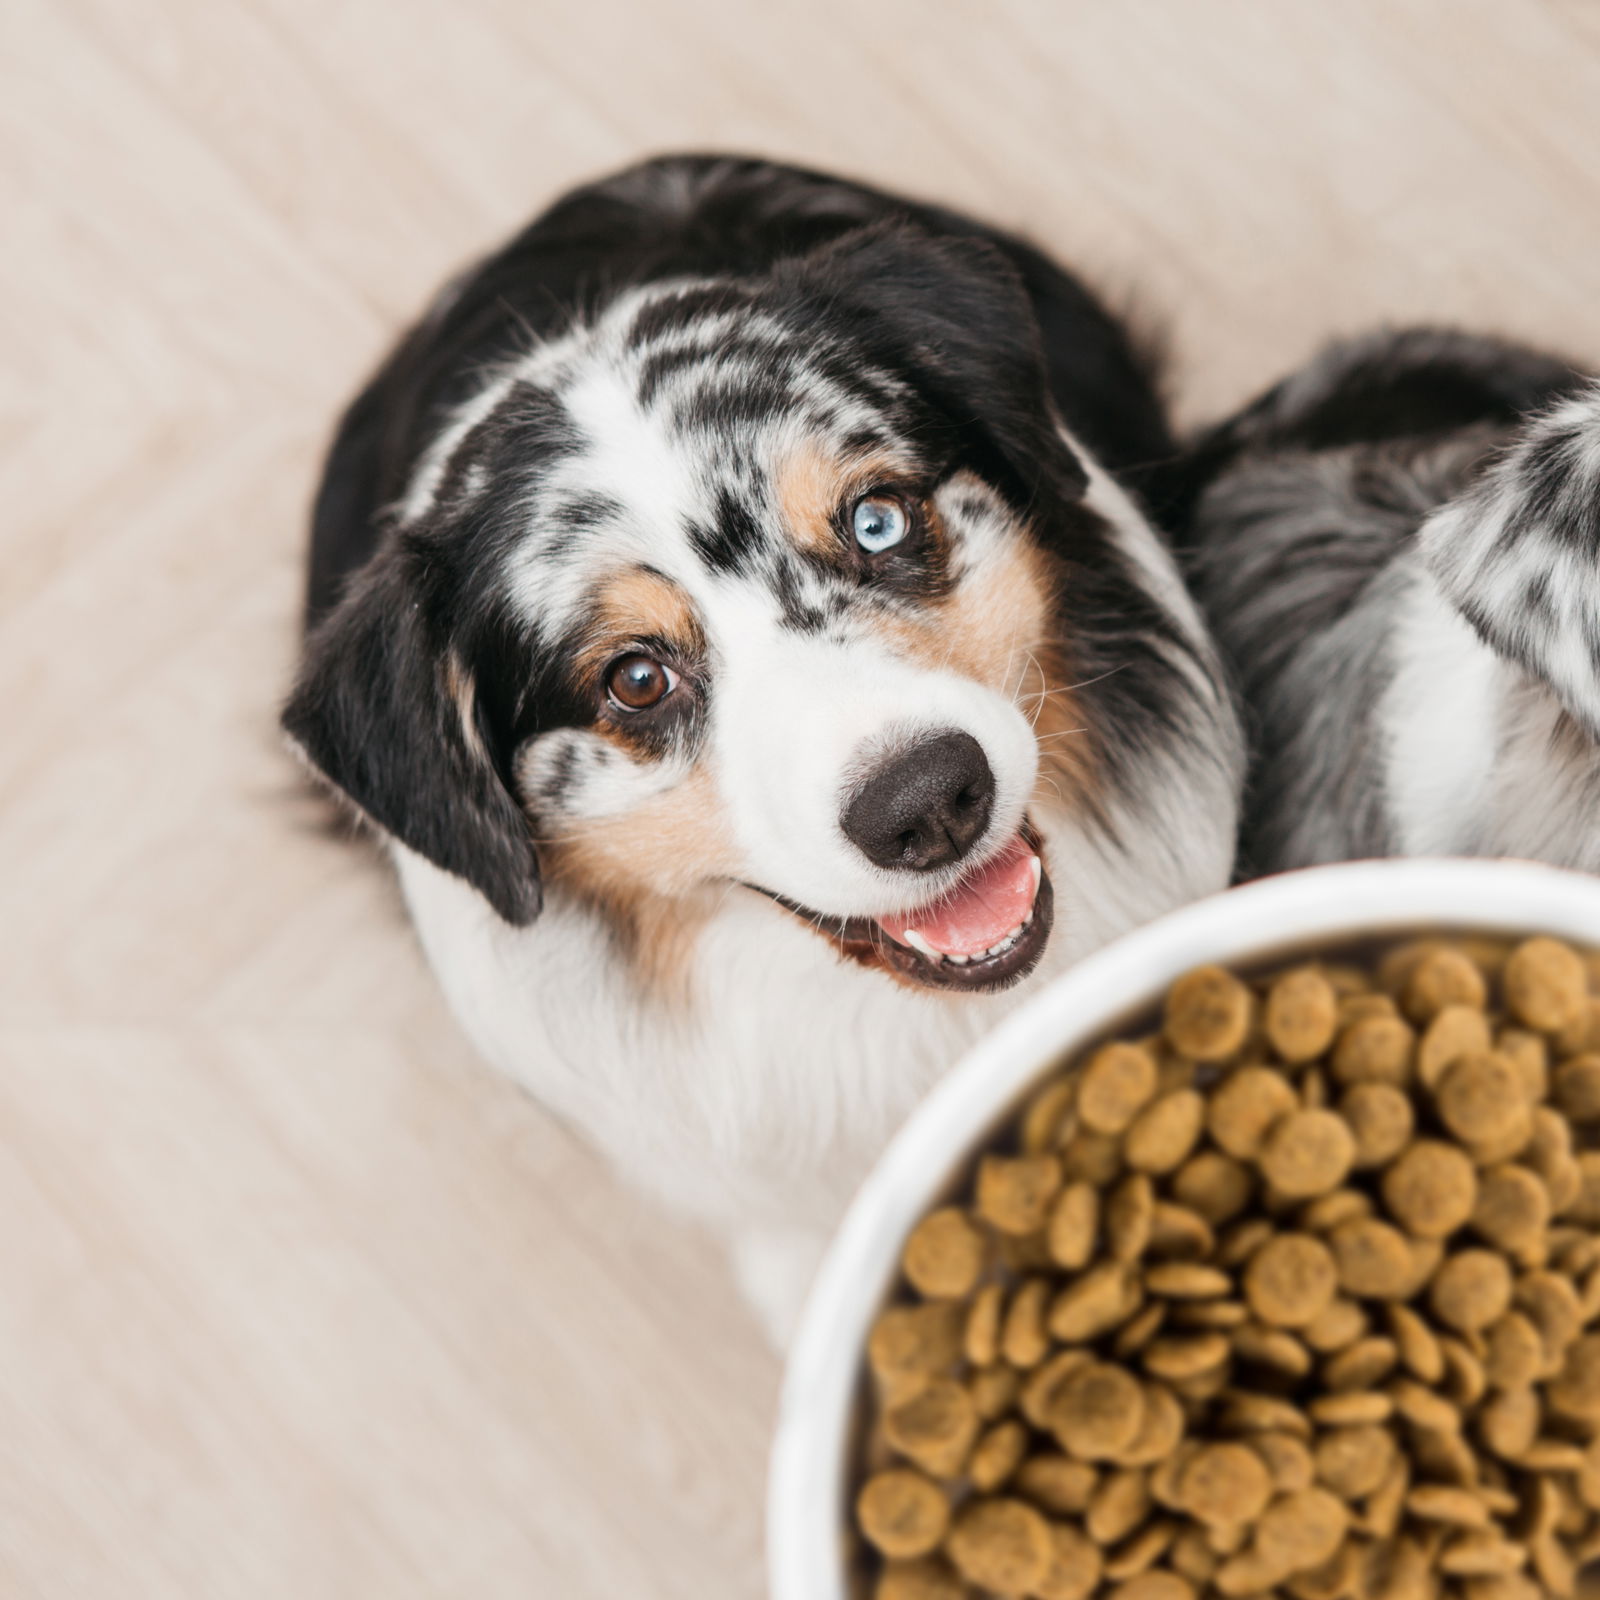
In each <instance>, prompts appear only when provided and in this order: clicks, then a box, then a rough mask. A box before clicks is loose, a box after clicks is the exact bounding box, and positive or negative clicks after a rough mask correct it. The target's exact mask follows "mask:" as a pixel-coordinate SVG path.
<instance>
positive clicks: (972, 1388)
mask: <svg viewBox="0 0 1600 1600" xmlns="http://www.w3.org/2000/svg"><path fill="white" fill-rule="evenodd" d="M967 1391H968V1393H970V1394H971V1396H972V1409H973V1410H974V1411H976V1412H977V1413H978V1415H979V1416H980V1417H981V1418H982V1419H983V1420H984V1421H985V1422H993V1421H994V1419H995V1418H996V1417H1003V1416H1004V1415H1005V1414H1006V1412H1008V1411H1009V1410H1010V1409H1011V1407H1012V1406H1013V1405H1014V1404H1015V1402H1016V1398H1017V1396H1018V1395H1019V1394H1021V1392H1022V1378H1021V1376H1020V1374H1019V1373H1018V1372H1017V1370H1016V1368H1015V1367H1008V1366H1005V1365H1004V1364H997V1365H995V1366H992V1367H979V1368H978V1370H977V1371H976V1372H974V1373H973V1374H972V1376H971V1377H970V1378H969V1379H968V1380H967Z"/></svg>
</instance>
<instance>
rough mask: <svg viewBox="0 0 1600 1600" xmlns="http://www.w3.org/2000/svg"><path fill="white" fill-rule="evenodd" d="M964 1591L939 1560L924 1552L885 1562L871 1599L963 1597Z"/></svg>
mask: <svg viewBox="0 0 1600 1600" xmlns="http://www.w3.org/2000/svg"><path fill="white" fill-rule="evenodd" d="M966 1592H967V1591H966V1586H965V1585H964V1584H963V1583H962V1581H961V1580H960V1578H958V1577H957V1576H956V1575H955V1573H953V1572H952V1571H951V1570H950V1568H949V1567H948V1566H946V1565H945V1563H944V1562H943V1561H940V1560H938V1559H937V1558H936V1557H933V1556H925V1557H923V1558H922V1559H920V1560H917V1561H891V1562H888V1563H887V1564H886V1565H885V1567H884V1569H883V1572H882V1573H881V1574H880V1576H879V1578H878V1584H877V1587H876V1588H875V1589H874V1590H873V1591H872V1600H965V1597H966Z"/></svg>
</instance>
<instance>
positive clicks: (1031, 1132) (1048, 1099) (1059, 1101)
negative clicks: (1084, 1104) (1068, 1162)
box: [1022, 1076, 1078, 1156]
mask: <svg viewBox="0 0 1600 1600" xmlns="http://www.w3.org/2000/svg"><path fill="white" fill-rule="evenodd" d="M1077 1105H1078V1085H1077V1081H1076V1080H1075V1079H1073V1078H1071V1077H1070V1076H1063V1077H1059V1078H1057V1079H1056V1080H1055V1082H1054V1083H1052V1084H1051V1085H1050V1086H1049V1088H1047V1089H1045V1090H1044V1091H1043V1092H1042V1093H1040V1094H1036V1095H1035V1096H1034V1097H1033V1099H1032V1100H1030V1101H1029V1102H1028V1109H1027V1110H1026V1111H1025V1112H1023V1114H1022V1153H1023V1154H1024V1155H1025V1156H1039V1155H1043V1154H1044V1153H1045V1152H1046V1151H1048V1150H1055V1149H1057V1148H1058V1147H1059V1146H1061V1145H1062V1144H1064V1143H1065V1142H1066V1140H1068V1139H1069V1138H1071V1136H1072V1135H1073V1134H1074V1133H1076V1132H1077V1126H1078V1115H1077Z"/></svg>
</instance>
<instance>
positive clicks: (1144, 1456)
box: [1115, 1384, 1184, 1467]
mask: <svg viewBox="0 0 1600 1600" xmlns="http://www.w3.org/2000/svg"><path fill="white" fill-rule="evenodd" d="M1183 1426H1184V1417H1183V1407H1182V1406H1181V1405H1179V1404H1178V1401H1177V1398H1176V1396H1175V1395H1174V1394H1173V1393H1172V1391H1171V1390H1170V1389H1167V1388H1163V1387H1162V1386H1161V1385H1160V1384H1150V1385H1148V1386H1147V1387H1146V1388H1145V1391H1144V1414H1143V1416H1142V1417H1141V1419H1140V1422H1139V1431H1138V1432H1137V1433H1136V1434H1134V1436H1133V1438H1132V1439H1131V1440H1130V1441H1129V1442H1128V1444H1127V1445H1126V1446H1125V1447H1124V1448H1123V1449H1122V1450H1121V1452H1119V1454H1118V1455H1117V1456H1116V1457H1115V1460H1116V1461H1117V1463H1118V1465H1120V1466H1124V1467H1150V1466H1154V1465H1156V1464H1157V1463H1158V1462H1161V1461H1165V1460H1166V1459H1167V1458H1168V1457H1169V1456H1170V1455H1171V1454H1172V1452H1173V1451H1174V1450H1176V1449H1177V1447H1178V1444H1179V1442H1180V1441H1181V1440H1182V1438H1183Z"/></svg>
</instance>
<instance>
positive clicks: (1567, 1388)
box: [1544, 1333, 1600, 1425]
mask: <svg viewBox="0 0 1600 1600" xmlns="http://www.w3.org/2000/svg"><path fill="white" fill-rule="evenodd" d="M1544 1392H1545V1398H1546V1399H1547V1400H1548V1401H1549V1403H1550V1408H1551V1410H1552V1411H1555V1412H1557V1413H1558V1414H1560V1415H1561V1416H1564V1417H1572V1418H1574V1419H1576V1420H1577V1421H1580V1422H1585V1423H1589V1424H1591V1425H1593V1424H1595V1423H1600V1333H1588V1334H1585V1335H1584V1336H1583V1337H1582V1338H1581V1339H1575V1340H1574V1341H1573V1342H1572V1343H1571V1344H1570V1345H1569V1346H1568V1347H1567V1352H1566V1359H1565V1361H1564V1362H1563V1363H1562V1366H1561V1370H1560V1371H1559V1372H1558V1373H1557V1374H1556V1375H1555V1377H1553V1378H1552V1379H1551V1380H1550V1382H1549V1383H1547V1384H1546V1385H1545V1391H1544Z"/></svg>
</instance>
